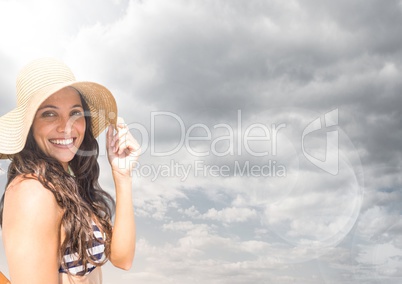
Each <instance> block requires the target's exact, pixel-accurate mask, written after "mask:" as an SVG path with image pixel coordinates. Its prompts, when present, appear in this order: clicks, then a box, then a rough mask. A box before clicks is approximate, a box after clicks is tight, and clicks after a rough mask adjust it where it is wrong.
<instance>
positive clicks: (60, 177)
mask: <svg viewBox="0 0 402 284" xmlns="http://www.w3.org/2000/svg"><path fill="white" fill-rule="evenodd" d="M80 97H81V103H82V105H83V108H84V111H85V113H86V115H85V122H86V129H85V134H84V139H83V142H82V144H81V146H80V148H79V149H78V153H77V154H76V155H75V156H74V158H73V160H72V161H71V162H70V168H71V169H72V171H73V173H74V176H73V175H71V174H70V173H67V172H66V171H65V170H64V169H63V167H62V165H61V164H60V163H59V162H58V161H57V160H56V159H54V158H52V157H49V156H47V155H46V154H45V153H43V151H42V150H41V149H40V148H39V147H38V145H37V144H36V142H35V140H34V137H33V134H32V128H31V130H30V132H29V134H28V137H27V141H26V144H25V147H24V149H23V150H22V151H21V152H19V153H17V154H15V155H14V156H13V157H12V158H11V163H10V165H9V167H8V175H7V185H6V189H7V187H8V185H9V184H10V183H11V182H12V181H13V180H14V179H15V178H16V177H17V176H22V177H24V178H34V179H37V180H38V181H39V182H40V183H41V184H42V185H43V186H44V187H45V188H47V189H48V190H50V191H51V192H52V193H53V195H54V197H55V198H56V201H57V203H58V205H59V206H60V207H61V208H62V210H63V216H62V219H61V225H62V226H63V228H64V231H65V239H64V241H63V243H62V244H61V246H60V251H59V257H60V263H61V265H62V266H63V267H64V261H63V255H64V253H65V251H66V249H67V248H69V250H70V251H72V252H77V254H78V259H79V261H81V262H82V265H83V266H84V268H85V271H84V273H85V272H87V265H88V263H91V264H94V265H101V264H103V263H104V262H105V261H106V260H107V258H109V257H110V243H111V239H112V224H111V218H112V214H113V212H114V210H115V202H114V200H113V198H112V197H111V196H110V194H108V193H107V192H106V191H104V190H103V189H102V188H101V186H100V185H99V183H98V178H99V164H98V161H97V158H98V155H99V145H98V142H97V141H96V139H95V137H94V135H93V133H92V128H91V115H87V114H88V113H89V107H88V105H87V103H86V102H85V100H84V99H83V97H82V96H81V95H80ZM88 153H90V154H88ZM4 196H5V193H4V194H3V197H2V198H1V201H0V226H2V225H3V207H4ZM92 221H95V222H96V224H97V225H98V226H99V228H100V230H101V232H103V233H104V234H105V236H106V238H104V240H103V241H102V240H100V241H101V242H102V243H104V245H105V254H106V257H107V258H106V259H105V260H104V262H101V263H97V262H95V261H94V258H93V256H91V255H88V252H87V247H88V240H93V239H94V233H93V229H92ZM98 241H99V240H98ZM66 270H67V271H68V269H66Z"/></svg>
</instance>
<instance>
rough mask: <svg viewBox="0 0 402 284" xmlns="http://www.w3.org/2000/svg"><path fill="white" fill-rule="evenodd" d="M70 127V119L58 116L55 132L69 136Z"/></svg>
mask: <svg viewBox="0 0 402 284" xmlns="http://www.w3.org/2000/svg"><path fill="white" fill-rule="evenodd" d="M71 127H72V123H71V122H70V117H63V116H60V118H59V121H58V125H57V132H60V133H65V134H69V133H70V132H71Z"/></svg>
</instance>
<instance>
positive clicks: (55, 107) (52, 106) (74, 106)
mask: <svg viewBox="0 0 402 284" xmlns="http://www.w3.org/2000/svg"><path fill="white" fill-rule="evenodd" d="M76 107H80V108H84V107H83V106H82V105H80V104H76V105H73V106H72V107H71V108H76ZM44 108H53V109H59V108H58V107H57V106H55V105H44V106H42V107H40V108H38V111H39V110H41V109H44Z"/></svg>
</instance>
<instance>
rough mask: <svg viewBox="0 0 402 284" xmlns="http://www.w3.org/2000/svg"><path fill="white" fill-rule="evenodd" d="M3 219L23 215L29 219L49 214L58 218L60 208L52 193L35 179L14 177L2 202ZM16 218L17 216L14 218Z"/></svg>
mask: <svg viewBox="0 0 402 284" xmlns="http://www.w3.org/2000/svg"><path fill="white" fill-rule="evenodd" d="M4 211H5V212H4V213H5V217H6V216H10V215H7V214H6V213H7V212H10V213H11V212H13V214H11V215H14V216H15V215H16V213H17V215H25V216H20V217H25V218H29V217H30V216H32V217H34V216H35V215H36V216H41V215H48V214H51V215H52V216H58V215H59V213H60V207H59V206H58V204H57V201H56V198H55V196H54V195H53V193H52V192H51V191H50V190H48V189H47V188H45V187H44V186H43V185H42V184H41V183H40V182H39V181H38V180H37V179H36V178H30V177H28V178H24V177H22V176H18V177H16V178H15V179H14V180H13V181H12V182H11V183H10V185H9V186H8V187H7V190H6V194H5V201H4ZM16 217H17V216H16Z"/></svg>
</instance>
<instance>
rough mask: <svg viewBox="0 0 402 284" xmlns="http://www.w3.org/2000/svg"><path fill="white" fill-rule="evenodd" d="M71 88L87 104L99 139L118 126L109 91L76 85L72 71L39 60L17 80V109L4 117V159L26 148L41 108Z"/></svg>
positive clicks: (0, 148) (0, 144) (0, 130)
mask: <svg viewBox="0 0 402 284" xmlns="http://www.w3.org/2000/svg"><path fill="white" fill-rule="evenodd" d="M67 86H71V87H73V88H75V89H76V90H78V91H79V92H80V93H81V95H82V96H83V97H84V99H85V101H86V102H87V104H88V106H89V109H90V112H91V118H92V125H91V127H92V131H93V134H94V136H95V138H96V137H98V136H99V134H100V133H101V132H102V131H103V130H105V128H106V127H107V126H108V125H109V124H116V120H117V107H116V101H115V99H114V97H113V95H112V93H111V92H110V91H109V90H108V89H107V88H105V87H104V86H102V85H99V84H97V83H93V82H85V81H81V82H80V81H76V80H75V77H74V74H73V73H72V72H71V70H70V68H68V67H67V66H66V65H65V64H64V63H62V62H60V61H58V60H56V59H52V58H42V59H37V60H35V61H32V62H31V63H29V64H28V65H27V66H25V67H24V68H23V69H22V70H21V71H20V73H19V75H18V77H17V107H16V108H15V109H13V110H12V111H10V112H9V113H7V114H5V115H3V116H2V117H0V159H6V158H9V157H11V156H12V155H13V154H16V153H18V152H20V151H21V150H22V149H23V148H24V146H25V142H26V139H27V136H28V133H29V130H30V128H31V125H32V122H33V119H34V116H35V114H36V111H37V109H38V108H39V106H40V105H41V104H42V102H43V101H45V100H46V99H47V98H48V97H50V96H51V95H52V94H54V93H55V92H57V91H59V90H61V89H63V88H64V87H67Z"/></svg>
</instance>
